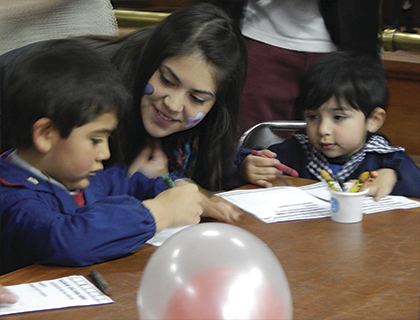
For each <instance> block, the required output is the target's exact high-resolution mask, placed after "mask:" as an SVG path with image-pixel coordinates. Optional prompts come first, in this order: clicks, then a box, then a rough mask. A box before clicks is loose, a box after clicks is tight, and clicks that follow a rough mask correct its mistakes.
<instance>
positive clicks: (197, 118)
mask: <svg viewBox="0 0 420 320" xmlns="http://www.w3.org/2000/svg"><path fill="white" fill-rule="evenodd" d="M205 116H206V115H205V114H204V113H202V112H199V113H197V114H196V116H195V117H189V118H188V119H187V124H186V125H185V127H186V128H189V127H195V126H196V125H197V124H199V123H200V121H201V120H203V119H204V117H205Z"/></svg>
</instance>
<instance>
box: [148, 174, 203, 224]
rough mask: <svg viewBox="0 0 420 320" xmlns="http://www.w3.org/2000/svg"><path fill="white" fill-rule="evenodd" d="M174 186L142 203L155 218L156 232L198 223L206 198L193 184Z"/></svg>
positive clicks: (184, 183) (183, 182)
mask: <svg viewBox="0 0 420 320" xmlns="http://www.w3.org/2000/svg"><path fill="white" fill-rule="evenodd" d="M176 185H177V186H176V187H175V188H169V189H168V190H165V191H163V192H162V193H160V194H159V195H157V196H156V197H155V198H154V199H150V200H145V201H143V204H144V205H145V206H146V207H147V208H149V210H150V211H151V213H152V215H153V216H154V218H155V221H156V231H157V232H159V231H161V230H162V229H164V228H174V227H180V226H184V225H190V224H197V223H199V222H200V215H201V214H202V213H203V203H204V202H205V201H206V200H207V198H206V196H204V195H203V194H202V193H201V192H200V191H199V189H198V187H197V186H196V185H195V184H193V183H189V182H185V181H177V182H176Z"/></svg>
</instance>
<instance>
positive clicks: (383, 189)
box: [360, 168, 397, 201]
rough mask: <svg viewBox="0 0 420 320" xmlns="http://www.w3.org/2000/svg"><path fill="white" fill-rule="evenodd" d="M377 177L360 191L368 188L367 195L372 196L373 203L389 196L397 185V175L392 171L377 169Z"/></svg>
mask: <svg viewBox="0 0 420 320" xmlns="http://www.w3.org/2000/svg"><path fill="white" fill-rule="evenodd" d="M376 171H377V172H378V177H377V178H376V179H375V180H374V181H373V182H372V183H371V184H369V185H364V186H363V187H362V188H361V189H360V191H362V190H365V189H367V188H369V192H368V193H367V194H368V195H370V196H373V197H374V199H375V201H379V200H380V199H381V198H382V197H384V196H387V195H389V194H390V193H391V192H392V190H394V187H395V184H396V183H397V173H396V172H395V170H393V169H388V168H385V169H379V170H376Z"/></svg>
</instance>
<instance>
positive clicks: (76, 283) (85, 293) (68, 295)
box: [0, 276, 114, 316]
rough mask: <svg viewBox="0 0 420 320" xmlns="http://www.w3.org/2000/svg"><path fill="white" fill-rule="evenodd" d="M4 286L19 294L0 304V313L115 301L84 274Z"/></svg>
mask: <svg viewBox="0 0 420 320" xmlns="http://www.w3.org/2000/svg"><path fill="white" fill-rule="evenodd" d="M5 288H6V289H7V290H9V291H10V292H12V293H14V294H15V295H16V296H18V297H19V301H18V302H17V303H15V304H0V316H1V315H7V314H15V313H23V312H30V311H40V310H52V309H60V308H68V307H77V306H93V305H98V304H106V303H113V302H114V301H113V300H112V299H111V298H110V297H108V296H107V295H105V294H103V293H102V292H101V291H99V289H98V288H96V287H95V286H94V285H93V284H92V283H91V282H89V281H88V280H87V279H86V278H85V277H83V276H68V277H64V278H59V279H54V280H47V281H40V282H32V283H25V284H18V285H13V286H7V287H5Z"/></svg>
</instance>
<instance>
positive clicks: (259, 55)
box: [198, 0, 380, 133]
mask: <svg viewBox="0 0 420 320" xmlns="http://www.w3.org/2000/svg"><path fill="white" fill-rule="evenodd" d="M198 1H204V2H210V3H213V4H216V5H218V6H220V7H222V8H224V9H225V10H226V11H227V12H228V13H229V14H230V15H231V16H232V17H233V18H235V19H236V21H237V22H238V23H239V25H240V26H241V30H242V33H243V35H244V37H245V42H246V46H247V50H248V75H247V79H246V83H245V87H244V91H243V99H242V103H241V109H240V113H239V122H240V131H241V133H243V132H244V131H246V130H247V129H249V128H251V127H252V126H254V125H256V124H258V123H260V122H263V121H271V120H291V119H294V118H296V116H295V111H294V104H295V99H296V96H297V94H298V83H299V79H300V77H301V76H302V74H304V73H305V71H306V70H307V69H308V67H309V66H310V65H312V63H314V62H315V61H316V60H318V59H319V58H320V57H321V56H323V55H324V54H326V53H328V52H332V51H335V50H337V49H339V50H350V51H357V52H363V53H366V54H368V55H371V56H375V57H379V42H378V39H377V33H378V28H379V8H380V1H379V0H370V1H364V0H248V1H219V0H198Z"/></svg>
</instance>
